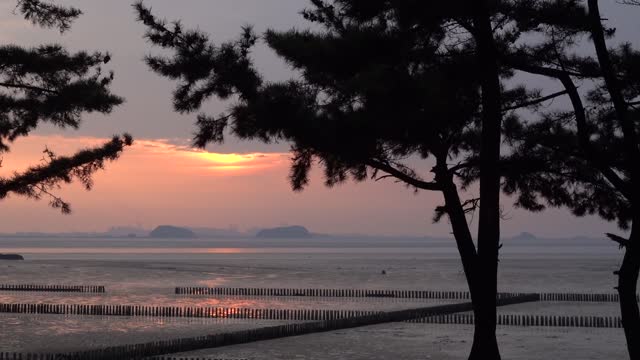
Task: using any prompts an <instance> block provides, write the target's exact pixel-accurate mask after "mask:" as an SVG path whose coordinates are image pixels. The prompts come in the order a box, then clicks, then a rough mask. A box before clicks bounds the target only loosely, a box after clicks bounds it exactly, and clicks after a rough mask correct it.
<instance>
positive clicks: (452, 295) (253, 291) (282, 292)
mask: <svg viewBox="0 0 640 360" xmlns="http://www.w3.org/2000/svg"><path fill="white" fill-rule="evenodd" d="M175 293H176V294H178V295H227V296H299V297H338V298H340V297H352V298H397V299H441V300H460V299H470V298H471V295H470V294H469V292H468V291H428V290H372V289H296V288H228V287H216V288H207V287H177V288H176V289H175ZM520 295H524V293H515V292H510V293H499V294H498V297H499V298H500V297H514V296H520ZM539 295H540V300H541V301H575V302H618V300H619V297H618V294H588V293H540V294H539ZM637 298H638V299H639V300H640V297H637Z"/></svg>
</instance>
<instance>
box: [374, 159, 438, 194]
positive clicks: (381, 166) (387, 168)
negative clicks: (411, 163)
mask: <svg viewBox="0 0 640 360" xmlns="http://www.w3.org/2000/svg"><path fill="white" fill-rule="evenodd" d="M366 164H367V165H368V166H371V167H372V168H374V169H378V170H380V171H384V172H386V173H387V174H389V175H391V176H393V177H395V178H396V179H398V180H401V181H403V182H405V183H406V184H408V185H411V186H413V187H416V188H418V189H422V190H430V191H440V190H441V189H442V187H441V186H440V185H439V184H438V183H435V182H428V181H424V180H420V179H418V178H415V177H413V176H410V175H409V174H407V173H406V172H404V171H402V170H399V169H397V168H395V167H393V166H392V165H390V164H388V163H385V162H381V161H378V160H373V159H370V160H368V161H366Z"/></svg>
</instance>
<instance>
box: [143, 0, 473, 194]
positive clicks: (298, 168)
mask: <svg viewBox="0 0 640 360" xmlns="http://www.w3.org/2000/svg"><path fill="white" fill-rule="evenodd" d="M314 4H316V5H317V6H318V8H317V9H316V10H315V12H312V11H311V10H309V11H306V12H305V16H307V17H310V18H312V20H313V21H322V22H323V25H325V26H324V29H325V30H324V31H317V32H311V31H297V30H291V31H284V32H279V31H273V30H269V31H267V32H266V33H265V34H264V35H263V36H260V37H259V36H257V35H256V34H254V33H253V31H252V30H251V28H246V29H244V31H243V33H242V35H241V36H240V38H239V39H238V40H236V41H231V42H226V43H222V44H221V45H215V44H213V43H212V42H211V41H210V40H209V36H208V35H207V34H204V33H202V32H200V31H197V30H184V29H183V27H182V26H181V25H180V24H179V23H173V24H172V25H168V24H167V23H166V22H165V21H161V20H158V19H156V18H155V17H154V16H153V15H152V14H151V12H150V9H149V8H147V7H145V6H144V5H143V4H142V3H137V4H136V5H135V7H136V10H137V12H138V15H139V19H140V21H142V22H143V23H145V24H146V25H147V34H146V37H147V38H148V39H149V40H150V41H151V42H152V43H154V44H155V45H158V46H161V47H165V48H169V49H172V50H173V51H174V53H173V55H172V56H171V57H163V56H148V57H147V63H148V64H149V66H150V67H151V68H152V69H153V70H154V71H156V72H158V73H159V74H161V75H163V76H166V77H168V78H171V79H176V80H178V82H179V83H178V86H177V88H176V90H175V92H174V105H175V108H176V110H178V111H181V112H189V111H195V110H197V109H199V108H200V106H201V104H202V102H203V101H204V100H206V99H208V98H209V97H211V96H216V97H219V98H222V99H230V98H233V99H236V100H237V101H235V102H234V103H233V105H231V107H230V109H229V111H228V112H227V113H225V114H222V115H220V116H217V117H214V116H210V115H206V114H200V115H199V116H198V121H197V125H198V132H197V134H196V136H195V139H194V142H195V144H196V145H197V146H200V147H204V146H206V145H207V144H208V143H210V142H221V141H223V140H224V134H225V131H226V130H227V129H229V130H230V131H231V132H232V133H233V134H234V135H236V136H238V137H240V138H243V139H259V140H261V141H265V142H270V141H288V142H291V143H292V144H293V150H294V158H293V166H292V172H291V178H292V183H293V186H294V188H296V189H300V188H302V187H303V186H304V185H305V184H306V183H307V181H308V179H307V173H308V170H309V168H310V166H311V165H312V164H313V162H314V158H315V159H318V160H319V162H320V163H321V164H322V166H323V167H324V170H325V175H326V182H327V184H328V185H333V184H335V183H339V182H341V181H344V180H346V179H347V178H348V177H349V175H351V176H353V178H355V179H358V180H363V179H365V178H367V176H368V175H372V174H371V173H368V172H367V167H369V166H370V167H372V168H374V169H380V167H384V168H385V169H386V171H387V172H388V171H392V172H394V173H396V174H397V175H400V176H402V177H403V178H405V179H406V180H408V182H410V183H412V184H411V186H415V185H419V187H420V186H427V187H433V186H432V185H427V184H428V183H427V182H424V181H422V180H421V179H420V178H419V177H418V176H417V175H416V173H415V172H414V171H413V170H411V169H410V168H409V167H408V166H406V165H403V164H402V161H403V160H405V159H406V158H407V157H409V156H412V155H416V154H417V155H419V156H421V157H425V158H426V157H428V156H430V155H431V154H434V153H438V154H439V155H440V156H443V157H444V158H446V157H447V156H448V154H449V153H450V152H453V153H460V152H463V151H464V150H465V149H466V147H470V145H465V143H464V141H463V139H465V137H464V134H465V133H466V131H467V127H469V128H472V127H474V123H473V122H474V119H476V115H477V110H478V105H479V91H478V83H477V81H475V80H474V79H477V71H476V62H475V61H474V60H473V57H472V49H470V48H469V45H467V44H458V45H456V46H451V47H449V46H448V45H447V44H446V41H448V40H449V39H447V38H446V37H445V36H444V35H443V34H444V30H443V29H441V26H442V24H441V23H440V24H433V23H424V24H423V22H422V21H423V20H421V19H415V21H414V22H413V23H412V25H411V26H409V25H407V26H404V25H402V26H397V25H392V23H393V24H397V22H396V21H395V20H393V19H390V20H389V22H388V23H385V24H382V23H380V22H375V21H370V19H369V18H366V17H358V16H360V15H358V16H353V17H350V16H351V15H350V14H351V13H354V11H356V10H357V9H356V8H355V7H349V8H344V9H342V10H340V12H339V13H338V12H337V11H336V12H334V13H332V14H333V15H331V16H330V15H329V12H328V11H329V10H328V8H326V5H324V4H323V3H322V2H315V3H314ZM345 4H346V3H345ZM362 4H363V5H365V3H364V2H363V3H362ZM383 5H384V4H383ZM414 5H415V6H419V2H415V4H414ZM323 6H324V7H323ZM366 6H370V5H366ZM385 6H387V5H385ZM312 13H315V15H313V14H312ZM402 13H404V10H403V12H402ZM322 14H324V15H322ZM354 14H355V13H354ZM393 14H395V12H394V13H391V12H390V13H389V14H388V15H389V16H392V15H393ZM398 14H400V12H398ZM419 21H420V22H419ZM425 27H429V28H432V29H438V31H433V32H431V31H427V30H426V29H425ZM427 34H428V36H425V35H427ZM260 39H262V40H264V41H265V43H266V44H267V45H268V46H269V47H270V48H272V49H273V50H274V51H276V53H277V54H278V55H279V56H280V57H282V58H283V59H284V60H285V61H287V62H288V63H289V64H291V65H292V67H293V68H294V69H296V70H298V71H299V72H300V73H301V74H302V77H300V78H298V79H295V80H290V81H282V82H276V83H273V82H267V81H265V80H264V79H263V78H262V77H261V76H260V75H259V74H258V72H257V71H256V69H255V66H254V65H253V62H252V60H251V57H250V49H251V47H252V46H253V45H254V44H255V43H256V41H258V40H260ZM414 180H415V181H414ZM405 182H407V181H405Z"/></svg>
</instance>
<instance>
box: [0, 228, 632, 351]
mask: <svg viewBox="0 0 640 360" xmlns="http://www.w3.org/2000/svg"><path fill="white" fill-rule="evenodd" d="M0 253H19V254H22V255H24V256H25V258H26V260H25V261H0V283H7V284H27V283H30V284H87V285H104V286H106V288H107V293H106V294H65V293H19V292H0V302H2V303H54V304H57V303H69V304H72V303H74V304H110V305H118V304H136V305H158V306H224V307H247V308H279V309H284V308H288V309H298V308H309V309H345V310H346V309H349V310H356V309H363V310H391V309H403V308H411V307H419V306H429V305H434V304H437V303H442V302H440V301H438V302H434V301H426V300H425V301H423V300H397V299H395V300H394V299H331V298H277V297H273V298H269V297H224V296H220V297H212V296H176V295H174V294H173V290H174V288H175V287H176V286H209V287H213V286H228V287H278V288H283V287H290V288H366V289H411V290H421V289H423V290H466V282H465V278H464V273H463V272H462V268H461V266H460V262H459V259H458V255H457V250H456V248H455V247H454V243H453V241H451V240H421V239H388V238H380V239H371V238H368V239H331V238H318V239H287V240H271V239H196V240H192V239H189V240H184V239H173V240H172V239H169V240H156V239H110V238H102V239H101V238H88V239H43V238H3V239H0ZM501 254H502V256H501V259H502V260H501V263H500V288H501V290H502V291H569V290H571V291H583V292H611V291H613V290H612V287H613V285H614V281H613V280H614V279H613V276H612V274H611V272H612V271H613V270H614V269H615V268H616V267H617V266H618V264H619V261H620V255H621V254H620V252H619V250H618V249H617V247H616V246H615V245H614V244H610V243H609V242H607V241H605V240H603V241H601V242H600V241H588V242H576V241H565V242H558V241H547V240H541V241H538V242H535V243H534V242H531V241H529V242H526V243H525V242H523V243H513V242H507V243H505V245H504V247H503V249H502V251H501ZM382 270H384V273H383V271H382ZM546 306H547V307H541V306H540V305H535V304H534V305H527V306H526V307H523V308H520V309H518V308H516V307H514V308H510V309H508V310H509V312H526V313H548V314H558V313H562V314H571V313H574V314H594V315H598V314H599V315H609V314H611V315H615V314H616V313H617V308H616V305H615V304H603V305H601V306H598V305H593V304H591V305H589V306H582V305H579V304H561V305H558V306H552V307H549V305H548V304H547V305H546ZM506 310H507V309H506V308H505V311H506ZM0 322H2V324H3V326H2V327H1V328H0V338H2V340H3V341H2V344H0V351H64V350H77V349H86V348H92V347H99V346H107V345H113V344H122V343H132V342H133V343H136V342H143V341H151V340H154V339H166V338H175V337H183V336H196V335H203V334H209V333H214V332H218V331H227V330H231V329H238V328H247V327H258V326H264V325H265V324H271V323H274V322H269V321H266V322H265V321H262V322H256V321H244V320H234V321H220V320H208V319H144V318H115V317H112V318H109V317H104V318H103V317H101V318H97V317H77V316H59V315H21V314H0Z"/></svg>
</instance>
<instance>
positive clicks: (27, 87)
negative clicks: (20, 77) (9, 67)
mask: <svg viewBox="0 0 640 360" xmlns="http://www.w3.org/2000/svg"><path fill="white" fill-rule="evenodd" d="M0 86H1V87H7V88H14V89H23V90H31V91H39V92H46V93H49V94H58V92H57V91H55V90H50V89H45V88H42V87H38V86H33V85H25V84H12V83H4V82H0Z"/></svg>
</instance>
